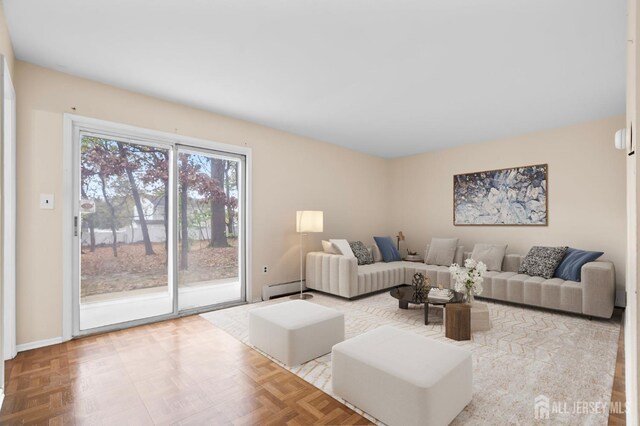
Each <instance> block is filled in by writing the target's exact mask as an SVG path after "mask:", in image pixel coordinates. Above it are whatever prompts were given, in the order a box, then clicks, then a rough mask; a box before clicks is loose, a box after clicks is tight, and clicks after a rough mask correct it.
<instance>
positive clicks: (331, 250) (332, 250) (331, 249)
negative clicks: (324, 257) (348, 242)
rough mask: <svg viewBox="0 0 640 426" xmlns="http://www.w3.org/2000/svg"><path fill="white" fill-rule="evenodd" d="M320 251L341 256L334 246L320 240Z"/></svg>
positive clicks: (329, 242)
mask: <svg viewBox="0 0 640 426" xmlns="http://www.w3.org/2000/svg"><path fill="white" fill-rule="evenodd" d="M322 251H324V252H325V253H327V254H342V253H340V250H338V247H336V245H335V244H333V243H332V242H331V241H327V240H322Z"/></svg>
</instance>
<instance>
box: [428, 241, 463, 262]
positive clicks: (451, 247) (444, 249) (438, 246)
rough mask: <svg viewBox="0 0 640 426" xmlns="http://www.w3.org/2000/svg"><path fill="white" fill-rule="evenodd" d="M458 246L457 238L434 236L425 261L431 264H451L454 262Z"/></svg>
mask: <svg viewBox="0 0 640 426" xmlns="http://www.w3.org/2000/svg"><path fill="white" fill-rule="evenodd" d="M457 246H458V239H457V238H432V239H431V244H429V252H428V253H427V258H426V259H425V260H424V263H426V264H429V265H440V266H449V265H451V264H452V263H453V258H454V257H455V255H456V247H457Z"/></svg>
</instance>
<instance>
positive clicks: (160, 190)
mask: <svg viewBox="0 0 640 426" xmlns="http://www.w3.org/2000/svg"><path fill="white" fill-rule="evenodd" d="M79 159H80V170H79V188H78V191H79V201H78V203H77V221H78V222H77V228H76V229H77V232H78V233H79V237H80V238H79V244H78V250H79V269H80V271H79V275H80V280H79V281H80V286H79V287H80V288H79V291H80V294H79V301H80V310H79V328H80V330H88V329H93V328H97V327H103V326H109V325H113V324H118V323H123V322H127V321H133V320H139V319H143V318H149V317H154V316H158V315H164V314H171V313H172V312H173V288H172V285H171V283H172V280H171V279H170V277H172V268H173V265H172V261H171V259H172V249H171V233H172V228H171V216H172V215H171V209H170V201H171V200H170V194H171V190H170V170H169V165H170V164H171V160H172V151H171V149H170V148H169V147H163V146H159V145H150V144H146V143H142V142H140V143H136V142H131V141H124V140H118V139H114V138H112V137H110V136H108V135H100V134H92V133H81V134H80V146H79Z"/></svg>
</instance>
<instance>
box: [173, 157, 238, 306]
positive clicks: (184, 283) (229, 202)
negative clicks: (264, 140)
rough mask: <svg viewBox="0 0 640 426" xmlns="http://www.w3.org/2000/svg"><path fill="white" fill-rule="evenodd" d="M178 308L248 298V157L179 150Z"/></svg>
mask: <svg viewBox="0 0 640 426" xmlns="http://www.w3.org/2000/svg"><path fill="white" fill-rule="evenodd" d="M177 155H178V159H177V175H178V183H177V190H178V196H177V200H178V206H177V207H178V208H177V210H178V221H177V234H178V248H177V255H178V262H177V264H178V308H179V310H181V311H183V310H190V309H197V308H201V307H204V306H210V305H217V304H222V303H228V302H233V301H239V300H243V298H244V294H243V293H244V292H243V288H244V285H243V274H242V273H241V271H242V270H243V268H242V263H243V260H242V256H241V253H243V248H242V234H243V227H242V226H241V224H242V220H241V218H242V209H243V203H242V200H243V198H242V197H243V189H242V188H243V184H242V168H243V161H242V158H240V157H233V156H226V155H224V154H220V153H217V152H213V151H205V150H199V149H198V150H195V149H183V148H180V149H179V150H178V154H177Z"/></svg>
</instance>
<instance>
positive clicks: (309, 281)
mask: <svg viewBox="0 0 640 426" xmlns="http://www.w3.org/2000/svg"><path fill="white" fill-rule="evenodd" d="M306 286H307V288H312V289H315V290H320V291H323V292H325V293H331V294H335V295H338V296H342V297H349V298H350V297H353V296H355V295H356V290H357V286H358V260H357V259H356V258H355V257H347V256H343V255H341V254H329V253H324V252H311V253H307V271H306Z"/></svg>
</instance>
